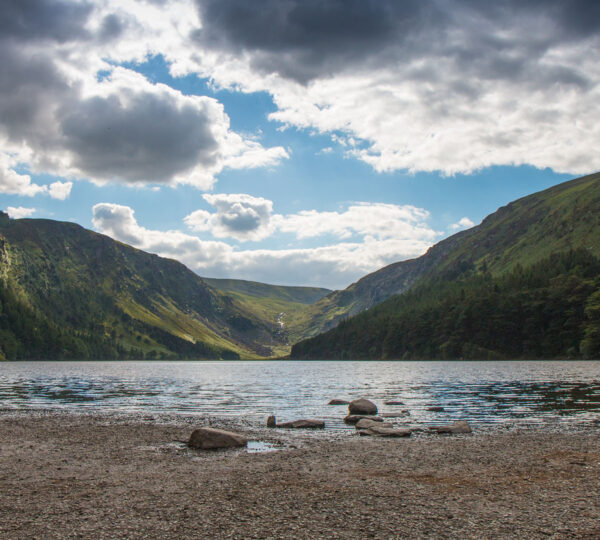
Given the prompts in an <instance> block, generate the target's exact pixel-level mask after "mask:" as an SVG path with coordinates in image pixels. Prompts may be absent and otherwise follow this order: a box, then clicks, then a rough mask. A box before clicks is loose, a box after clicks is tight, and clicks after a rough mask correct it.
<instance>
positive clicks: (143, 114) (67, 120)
mask: <svg viewBox="0 0 600 540" xmlns="http://www.w3.org/2000/svg"><path fill="white" fill-rule="evenodd" d="M128 94H129V95H127V96H126V97H125V100H126V103H125V102H124V99H123V98H122V97H120V96H119V95H111V96H109V97H106V98H105V97H93V98H90V99H85V100H82V101H79V102H78V103H75V104H65V106H64V108H63V109H62V111H60V112H59V114H58V121H59V123H60V127H61V132H62V135H63V145H64V146H65V148H67V149H68V150H69V151H70V152H72V153H73V155H74V165H75V166H76V167H77V168H78V169H80V170H81V171H83V172H84V173H87V174H89V175H90V176H92V177H96V178H104V179H114V180H121V181H127V182H141V181H146V182H167V181H169V180H170V179H171V178H172V177H173V176H174V175H176V174H178V173H181V172H184V171H186V170H189V169H191V168H193V167H194V166H195V165H198V164H200V165H204V166H206V167H210V166H212V165H214V164H215V162H216V159H217V155H216V153H217V151H218V149H219V145H218V143H217V141H216V140H215V138H214V136H213V134H212V132H211V129H210V128H211V120H210V118H209V117H208V115H207V112H206V111H205V110H203V109H202V108H199V107H193V106H190V105H181V104H180V103H178V102H177V100H176V99H175V98H174V97H171V96H168V95H157V94H152V93H150V92H144V91H141V92H137V93H128Z"/></svg>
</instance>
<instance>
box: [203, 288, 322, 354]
mask: <svg viewBox="0 0 600 540" xmlns="http://www.w3.org/2000/svg"><path fill="white" fill-rule="evenodd" d="M204 281H206V283H208V284H209V285H210V286H211V287H213V288H214V289H217V290H219V291H221V292H223V293H224V294H227V295H228V296H229V297H231V298H234V299H235V300H236V302H237V303H238V305H239V306H242V307H243V308H244V309H245V310H246V311H247V312H248V313H251V314H252V315H253V316H254V317H255V318H258V319H260V320H264V321H271V322H274V323H275V324H276V325H277V326H278V331H277V338H278V339H279V340H280V341H281V346H280V347H279V348H277V349H276V352H278V353H279V354H280V355H282V356H285V355H286V354H288V353H289V346H290V345H291V344H292V343H294V342H295V341H297V340H298V339H300V338H301V337H303V335H302V334H300V333H299V331H298V328H297V324H298V320H301V319H302V314H303V313H304V312H305V311H306V310H307V308H308V306H310V305H311V304H313V303H315V302H316V301H318V300H320V299H321V298H323V297H324V296H325V295H327V294H329V293H331V291H330V290H329V289H321V288H318V287H287V286H281V285H268V284H266V283H257V282H255V281H244V280H239V279H213V278H204Z"/></svg>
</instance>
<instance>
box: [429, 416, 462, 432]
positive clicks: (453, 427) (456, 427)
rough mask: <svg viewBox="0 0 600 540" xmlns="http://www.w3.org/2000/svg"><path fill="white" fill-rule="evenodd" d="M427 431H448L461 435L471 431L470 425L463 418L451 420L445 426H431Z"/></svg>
mask: <svg viewBox="0 0 600 540" xmlns="http://www.w3.org/2000/svg"><path fill="white" fill-rule="evenodd" d="M429 431H433V432H434V433H440V434H443V433H449V434H451V435H461V434H464V433H472V430H471V426H470V425H469V423H468V422H466V421H465V420H459V421H458V422H453V423H452V424H449V425H447V426H431V427H430V428H429Z"/></svg>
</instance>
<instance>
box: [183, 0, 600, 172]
mask: <svg viewBox="0 0 600 540" xmlns="http://www.w3.org/2000/svg"><path fill="white" fill-rule="evenodd" d="M196 5H197V8H198V12H199V15H200V18H201V20H202V26H201V28H197V29H195V30H194V31H193V32H192V34H191V37H192V40H193V41H194V42H195V44H196V48H197V49H196V50H197V51H198V53H199V56H198V59H197V60H198V63H199V65H201V69H203V70H204V71H205V72H206V73H208V74H210V76H212V77H214V79H215V80H216V81H217V82H218V83H220V84H223V85H225V86H228V85H233V86H237V87H240V88H243V89H245V90H246V91H256V90H266V91H269V92H271V94H272V95H273V98H274V101H275V103H276V105H277V107H278V110H277V111H275V112H274V113H272V114H271V116H270V117H271V119H272V120H275V121H278V122H281V123H283V124H284V125H288V126H296V127H302V128H310V129H316V130H317V131H319V132H323V133H332V134H336V135H337V136H338V137H341V140H342V141H344V142H345V143H346V144H347V145H348V149H347V150H348V153H349V154H350V155H353V156H355V157H356V158H358V159H362V160H364V161H365V162H367V163H369V164H370V165H372V166H373V167H374V168H375V169H376V170H378V171H393V170H407V171H413V172H417V171H440V172H442V173H444V174H455V173H469V172H473V171H475V170H477V169H480V168H482V167H488V166H491V165H519V164H530V165H533V166H535V167H539V168H545V167H550V168H552V169H554V170H555V171H557V172H568V173H577V174H578V173H587V172H591V171H595V170H598V169H600V157H599V156H598V153H597V152H595V151H594V146H595V143H594V142H593V141H595V140H597V139H598V137H599V136H600V127H599V126H600V124H599V122H598V121H599V120H600V112H599V111H598V107H597V106H596V105H595V104H596V103H598V100H599V98H600V91H599V85H598V83H599V81H600V59H599V58H600V57H599V56H598V54H597V51H598V50H599V49H600V30H599V29H600V6H599V4H598V3H597V2H594V1H584V0H576V1H573V2H564V1H562V0H548V1H544V2H537V1H536V2H518V1H516V0H500V1H498V2H472V1H458V0H455V1H453V0H449V1H447V2H421V1H417V0H408V1H403V2H397V1H395V0H378V1H356V2H355V1H351V2H347V1H342V0H332V1H330V2H322V1H320V0H281V1H280V0H261V1H259V2H253V3H252V4H248V3H246V2H243V1H242V0H197V2H196ZM200 51H201V52H200ZM338 140H339V139H338Z"/></svg>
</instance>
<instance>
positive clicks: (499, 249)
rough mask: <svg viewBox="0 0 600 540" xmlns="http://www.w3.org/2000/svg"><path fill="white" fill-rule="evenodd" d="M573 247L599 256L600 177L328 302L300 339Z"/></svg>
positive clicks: (552, 191) (522, 202)
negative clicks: (436, 281)
mask: <svg viewBox="0 0 600 540" xmlns="http://www.w3.org/2000/svg"><path fill="white" fill-rule="evenodd" d="M576 247H585V248H587V249H588V250H589V251H590V252H591V253H592V254H595V255H600V174H599V173H596V174H592V175H588V176H584V177H582V178H578V179H575V180H571V181H569V182H564V183H562V184H559V185H557V186H554V187H552V188H549V189H547V190H544V191H541V192H538V193H535V194H533V195H529V196H527V197H523V198H521V199H518V200H516V201H514V202H512V203H510V204H508V205H506V206H504V207H502V208H500V209H498V211H496V212H494V213H493V214H491V215H489V216H488V217H486V218H485V219H484V220H483V222H482V223H481V224H480V225H478V226H476V227H473V228H471V229H469V230H466V231H461V232H459V233H457V234H455V235H453V236H451V237H449V238H446V239H445V240H442V241H441V242H439V243H438V244H436V245H434V246H433V247H431V248H430V249H429V250H428V251H427V253H425V254H424V255H422V256H421V257H418V258H416V259H411V260H407V261H402V262H399V263H395V264H391V265H389V266H386V267H385V268H382V269H381V270H378V271H376V272H374V273H372V274H369V275H367V276H365V277H363V278H362V279H361V280H359V281H357V282H356V283H354V284H352V285H350V286H349V287H348V288H347V289H345V290H343V291H335V292H333V293H331V294H329V295H327V296H325V297H324V298H322V299H321V300H319V301H318V302H316V303H315V304H313V305H312V306H310V307H309V308H307V309H306V310H305V311H303V312H300V313H299V314H298V316H297V318H296V320H295V321H294V327H295V328H296V329H297V330H296V335H297V336H298V338H299V339H302V338H305V337H310V336H314V335H317V334H318V333H320V332H323V331H326V330H328V329H330V328H333V327H335V326H336V325H337V324H338V323H339V322H340V321H342V320H344V319H345V318H347V317H350V316H353V315H356V314H358V313H360V312H362V311H364V310H366V309H369V308H371V307H373V306H375V305H377V304H379V303H380V302H383V301H384V300H386V299H388V298H390V297H392V296H394V295H396V294H401V293H404V292H406V291H408V290H410V288H411V287H413V286H414V285H415V284H416V283H418V282H419V281H420V280H422V279H428V278H431V277H434V276H444V277H445V278H448V279H452V278H455V277H457V276H460V275H461V274H463V273H464V272H467V271H470V270H473V269H482V270H486V271H488V272H490V273H491V274H492V275H497V274H501V273H503V272H506V271H508V270H510V269H512V268H514V266H515V265H517V264H521V265H528V264H533V263H535V262H537V261H540V260H542V259H544V258H545V257H548V256H549V255H550V254H552V253H555V252H559V251H565V250H569V249H572V248H576Z"/></svg>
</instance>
